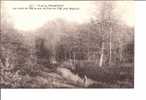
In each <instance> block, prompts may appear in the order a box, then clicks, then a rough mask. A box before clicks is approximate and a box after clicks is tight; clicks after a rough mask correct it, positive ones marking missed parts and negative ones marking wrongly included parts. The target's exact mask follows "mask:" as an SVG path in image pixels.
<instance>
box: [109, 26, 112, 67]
mask: <svg viewBox="0 0 146 100" xmlns="http://www.w3.org/2000/svg"><path fill="white" fill-rule="evenodd" d="M111 34H112V28H110V34H109V65H111V62H112V42H111V41H112V38H111Z"/></svg>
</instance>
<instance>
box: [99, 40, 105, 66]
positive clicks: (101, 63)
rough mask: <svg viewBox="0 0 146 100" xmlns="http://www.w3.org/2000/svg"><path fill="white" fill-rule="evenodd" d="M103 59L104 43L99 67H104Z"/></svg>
mask: <svg viewBox="0 0 146 100" xmlns="http://www.w3.org/2000/svg"><path fill="white" fill-rule="evenodd" d="M103 57H104V42H102V47H101V55H100V61H99V67H102V65H103Z"/></svg>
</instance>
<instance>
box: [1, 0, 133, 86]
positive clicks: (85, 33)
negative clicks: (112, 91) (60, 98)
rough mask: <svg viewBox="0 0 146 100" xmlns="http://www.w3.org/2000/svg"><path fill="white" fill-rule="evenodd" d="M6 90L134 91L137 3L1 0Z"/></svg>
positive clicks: (2, 73) (2, 49)
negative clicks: (87, 89)
mask: <svg viewBox="0 0 146 100" xmlns="http://www.w3.org/2000/svg"><path fill="white" fill-rule="evenodd" d="M0 2H1V3H0V7H1V12H0V13H1V14H0V15H1V19H0V88H1V89H5V88H8V89H13V88H47V89H48V88H59V89H60V88H65V89H66V88H74V89H78V88H92V89H94V88H95V89H98V88H132V89H133V88H134V74H135V73H134V51H135V50H134V46H135V44H134V43H135V34H134V33H135V31H134V30H135V1H106V0H105V1H98V0H97V1H19V0H18V1H4V0H2V1H0Z"/></svg>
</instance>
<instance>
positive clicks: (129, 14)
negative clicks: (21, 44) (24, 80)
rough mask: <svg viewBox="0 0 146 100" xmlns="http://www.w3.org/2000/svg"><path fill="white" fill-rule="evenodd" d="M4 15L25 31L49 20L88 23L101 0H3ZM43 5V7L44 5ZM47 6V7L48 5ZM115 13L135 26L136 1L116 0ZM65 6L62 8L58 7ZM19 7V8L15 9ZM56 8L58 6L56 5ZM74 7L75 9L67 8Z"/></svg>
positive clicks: (120, 18)
mask: <svg viewBox="0 0 146 100" xmlns="http://www.w3.org/2000/svg"><path fill="white" fill-rule="evenodd" d="M1 5H2V17H4V18H5V19H6V20H7V21H8V22H11V23H13V25H14V28H15V29H17V30H23V31H32V30H36V29H38V28H40V27H42V26H43V25H45V24H46V22H48V21H53V20H56V19H63V20H65V21H68V22H75V23H86V22H88V21H90V19H92V18H94V16H95V15H96V16H98V13H99V9H100V6H101V2H100V1H27V2H26V1H2V3H1ZM53 5H58V7H57V10H56V9H55V10H50V9H47V10H24V9H21V10H20V9H18V8H26V7H27V8H29V7H33V8H39V7H41V8H43V7H45V8H47V7H48V8H54V7H52V6H53ZM42 6H43V7H42ZM46 6H47V7H46ZM114 6H115V10H114V12H115V14H116V17H119V20H121V22H122V23H125V24H127V25H129V26H134V15H135V14H134V8H135V6H134V2H132V1H131V2H130V1H124V2H122V1H115V2H114ZM60 7H61V8H63V9H62V10H60V9H58V8H60ZM15 8H17V9H15ZM55 8H56V7H55ZM66 8H74V9H66Z"/></svg>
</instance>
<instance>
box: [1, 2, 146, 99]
mask: <svg viewBox="0 0 146 100" xmlns="http://www.w3.org/2000/svg"><path fill="white" fill-rule="evenodd" d="M135 23H136V28H135V88H134V89H2V90H1V92H2V93H1V96H2V97H1V100H78V99H79V100H88V99H90V100H93V99H95V100H98V99H99V100H138V99H140V100H146V78H145V77H146V2H145V1H136V22H135Z"/></svg>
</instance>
